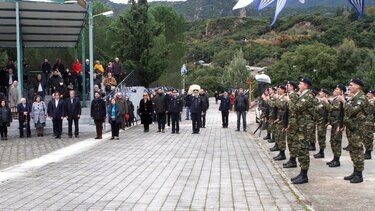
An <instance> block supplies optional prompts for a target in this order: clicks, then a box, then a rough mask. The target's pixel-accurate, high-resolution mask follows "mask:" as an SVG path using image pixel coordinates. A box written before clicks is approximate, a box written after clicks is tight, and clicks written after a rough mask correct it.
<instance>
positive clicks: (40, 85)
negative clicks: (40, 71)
mask: <svg viewBox="0 0 375 211" xmlns="http://www.w3.org/2000/svg"><path fill="white" fill-rule="evenodd" d="M38 92H43V88H42V83H39V86H38Z"/></svg>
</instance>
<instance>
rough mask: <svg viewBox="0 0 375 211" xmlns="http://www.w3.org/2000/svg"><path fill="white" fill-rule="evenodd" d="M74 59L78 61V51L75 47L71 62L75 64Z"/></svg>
mask: <svg viewBox="0 0 375 211" xmlns="http://www.w3.org/2000/svg"><path fill="white" fill-rule="evenodd" d="M76 59H78V49H77V47H75V48H74V61H73V62H75V61H76Z"/></svg>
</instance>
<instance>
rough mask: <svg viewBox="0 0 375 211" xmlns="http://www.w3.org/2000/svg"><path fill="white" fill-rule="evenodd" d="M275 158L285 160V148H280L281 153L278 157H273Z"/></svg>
mask: <svg viewBox="0 0 375 211" xmlns="http://www.w3.org/2000/svg"><path fill="white" fill-rule="evenodd" d="M273 159H274V160H277V161H279V160H285V159H286V157H285V150H280V153H279V154H278V155H277V156H276V157H273Z"/></svg>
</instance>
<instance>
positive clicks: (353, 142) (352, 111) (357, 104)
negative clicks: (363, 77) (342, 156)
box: [344, 91, 368, 172]
mask: <svg viewBox="0 0 375 211" xmlns="http://www.w3.org/2000/svg"><path fill="white" fill-rule="evenodd" d="M367 106H368V100H367V98H366V95H365V93H364V92H363V91H359V92H358V93H357V94H356V95H355V96H353V97H351V98H349V99H348V102H347V103H346V104H345V106H344V124H345V126H346V129H347V130H346V132H347V137H348V141H349V146H350V151H349V152H350V158H351V159H352V162H353V165H354V169H355V170H356V171H360V172H362V171H363V169H364V157H363V137H364V135H363V129H364V127H365V122H366V118H367V117H366V115H367V113H366V112H367V110H366V109H367Z"/></svg>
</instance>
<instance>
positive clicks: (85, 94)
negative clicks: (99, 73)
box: [81, 30, 87, 107]
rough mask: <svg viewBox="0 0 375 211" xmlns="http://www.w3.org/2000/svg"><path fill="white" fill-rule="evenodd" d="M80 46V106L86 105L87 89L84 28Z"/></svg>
mask: <svg viewBox="0 0 375 211" xmlns="http://www.w3.org/2000/svg"><path fill="white" fill-rule="evenodd" d="M81 46H82V60H81V62H82V106H83V107H86V96H87V90H86V68H85V66H86V58H85V57H86V55H85V53H86V49H85V30H82V34H81Z"/></svg>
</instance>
